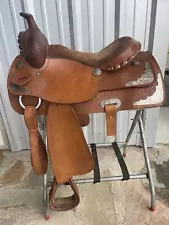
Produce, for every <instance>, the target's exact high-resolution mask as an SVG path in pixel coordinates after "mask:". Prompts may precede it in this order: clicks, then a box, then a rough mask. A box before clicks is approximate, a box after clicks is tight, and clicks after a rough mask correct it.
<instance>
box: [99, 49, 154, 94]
mask: <svg viewBox="0 0 169 225" xmlns="http://www.w3.org/2000/svg"><path fill="white" fill-rule="evenodd" d="M151 61H152V57H151V55H150V54H149V53H147V52H140V53H139V54H138V55H137V56H136V58H135V59H134V60H133V61H132V62H139V65H134V63H132V62H131V63H129V64H128V65H127V66H126V67H124V68H122V69H120V70H118V71H114V72H111V73H110V74H108V73H106V72H102V75H101V81H100V85H99V90H100V91H106V90H113V89H120V88H132V87H133V88H134V87H144V86H149V85H151V84H152V82H153V80H152V81H151V82H149V81H147V82H145V83H142V84H141V83H138V84H135V85H132V86H126V84H127V83H128V82H130V81H133V80H137V79H138V78H140V77H141V76H142V74H143V73H144V72H145V63H147V62H148V63H149V65H150V67H151V69H152V73H153V74H154V75H155V71H154V69H153V66H152V65H151V64H152V62H151Z"/></svg>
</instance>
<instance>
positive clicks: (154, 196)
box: [138, 116, 156, 211]
mask: <svg viewBox="0 0 169 225" xmlns="http://www.w3.org/2000/svg"><path fill="white" fill-rule="evenodd" d="M138 122H139V129H140V135H141V141H142V146H143V153H144V158H145V164H146V168H147V173H148V180H149V185H150V192H151V207H150V210H151V211H155V207H156V194H155V188H154V183H153V177H152V173H151V167H150V161H149V156H148V150H147V145H146V141H145V135H144V128H143V120H142V118H141V116H140V117H139V121H138Z"/></svg>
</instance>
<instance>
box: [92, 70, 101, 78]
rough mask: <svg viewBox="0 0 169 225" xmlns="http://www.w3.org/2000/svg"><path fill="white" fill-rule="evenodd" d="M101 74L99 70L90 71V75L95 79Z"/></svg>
mask: <svg viewBox="0 0 169 225" xmlns="http://www.w3.org/2000/svg"><path fill="white" fill-rule="evenodd" d="M101 73H102V72H101V70H100V69H99V68H95V69H94V70H93V71H92V74H93V76H95V77H98V76H100V74H101Z"/></svg>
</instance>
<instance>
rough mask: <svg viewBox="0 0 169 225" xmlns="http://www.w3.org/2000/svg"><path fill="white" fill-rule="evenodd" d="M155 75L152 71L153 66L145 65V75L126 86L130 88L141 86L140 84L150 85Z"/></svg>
mask: <svg viewBox="0 0 169 225" xmlns="http://www.w3.org/2000/svg"><path fill="white" fill-rule="evenodd" d="M153 79H154V74H153V71H152V69H151V66H150V64H149V63H148V62H146V63H145V70H144V73H143V74H142V75H141V77H139V78H138V79H137V80H133V81H129V82H127V83H126V85H125V86H127V87H130V86H134V85H140V84H149V83H151V82H152V81H153Z"/></svg>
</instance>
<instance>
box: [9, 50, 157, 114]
mask: <svg viewBox="0 0 169 225" xmlns="http://www.w3.org/2000/svg"><path fill="white" fill-rule="evenodd" d="M141 54H142V55H143V56H144V54H145V55H146V57H148V58H147V59H148V62H149V63H150V64H151V66H152V70H153V72H154V74H155V77H154V81H153V82H152V83H151V84H150V85H149V86H147V87H139V88H126V89H120V90H111V91H100V92H99V93H98V94H97V96H96V97H95V98H94V99H93V100H91V101H88V102H85V103H78V104H74V105H73V106H74V108H75V110H76V112H84V113H94V112H103V109H102V108H101V107H100V102H101V101H102V100H106V99H112V98H113V99H115V98H118V99H120V101H121V107H120V108H118V109H117V110H118V111H120V110H127V109H133V108H139V106H133V103H134V102H136V101H139V100H144V99H146V98H147V97H148V96H151V95H152V94H153V93H154V92H155V90H156V86H157V77H156V75H157V74H158V73H159V72H160V73H161V71H160V69H159V66H158V64H157V62H156V60H155V59H154V57H153V56H152V55H151V54H150V53H148V52H146V53H144V54H143V53H141ZM122 76H123V75H122ZM110 84H111V83H110ZM112 85H113V84H112ZM114 85H115V84H114ZM9 98H10V102H11V105H12V107H13V109H14V110H15V111H17V112H18V113H20V114H23V109H22V108H21V106H20V105H19V102H18V96H16V95H12V93H10V90H9ZM25 98H30V96H25ZM32 98H33V99H34V98H35V97H32ZM35 99H36V101H38V100H37V98H35ZM31 101H33V100H32V99H31V100H30V101H26V102H25V103H28V104H30V103H31ZM23 102H24V96H23ZM34 104H35V103H34ZM155 105H161V104H155ZM155 105H154V106H155ZM151 106H152V105H146V106H145V107H151ZM47 107H48V102H47V101H45V100H43V99H42V104H41V106H40V107H39V109H38V110H37V113H38V114H39V115H40V114H43V115H45V114H46V113H47Z"/></svg>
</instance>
